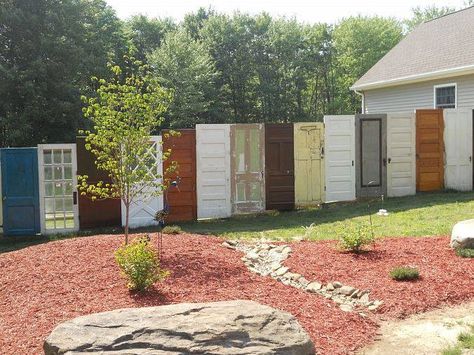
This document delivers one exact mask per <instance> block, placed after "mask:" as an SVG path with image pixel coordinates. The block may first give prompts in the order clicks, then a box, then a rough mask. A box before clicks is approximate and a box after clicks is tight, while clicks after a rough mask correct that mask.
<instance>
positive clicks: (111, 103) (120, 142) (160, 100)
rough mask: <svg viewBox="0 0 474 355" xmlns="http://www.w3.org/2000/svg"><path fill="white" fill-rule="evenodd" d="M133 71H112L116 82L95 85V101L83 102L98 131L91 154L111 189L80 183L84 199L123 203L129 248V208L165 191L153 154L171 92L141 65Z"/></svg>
mask: <svg viewBox="0 0 474 355" xmlns="http://www.w3.org/2000/svg"><path fill="white" fill-rule="evenodd" d="M133 66H134V69H132V70H131V72H130V73H129V74H125V73H124V72H123V71H122V69H121V68H120V67H119V66H111V67H110V68H111V70H112V72H113V77H112V79H110V80H109V81H106V80H104V79H101V80H97V79H95V80H96V81H97V82H98V88H97V90H96V95H95V96H93V97H88V98H87V97H83V101H84V103H85V104H86V107H85V108H84V110H83V112H84V116H85V117H86V118H88V119H90V120H91V121H92V124H93V126H94V128H93V130H92V131H87V132H86V134H87V137H86V149H88V150H90V151H91V152H92V153H93V154H94V155H95V157H96V161H95V164H96V166H97V168H98V169H99V170H103V171H105V172H107V173H108V174H109V176H110V178H111V181H112V183H111V184H104V183H103V182H98V183H96V184H88V182H87V176H80V177H79V181H80V183H79V190H80V192H81V194H82V195H89V196H90V197H91V198H92V199H93V200H94V199H106V198H118V199H121V200H122V202H123V204H124V206H125V243H126V244H127V243H128V229H129V211H130V205H131V204H132V203H133V202H134V201H136V199H137V198H141V199H147V198H151V197H152V196H156V195H160V194H162V193H163V190H164V189H165V187H166V186H165V184H164V183H162V182H161V179H160V178H161V177H160V176H157V174H156V169H153V165H154V164H156V160H155V156H154V154H150V152H149V149H150V144H149V137H150V135H151V134H153V132H154V131H155V130H156V129H157V128H158V127H159V126H160V125H161V123H162V118H161V117H160V116H161V115H162V114H163V113H164V112H165V111H166V109H167V107H168V105H169V102H170V96H169V94H168V92H167V91H166V90H164V89H162V88H161V87H160V86H159V85H158V84H157V83H156V82H155V80H153V79H152V78H151V77H150V75H149V74H148V72H147V67H146V66H143V65H142V64H141V62H135V63H133ZM163 155H164V156H163V157H161V158H162V159H166V158H167V157H168V156H169V152H165V153H164V154H163ZM159 158H160V157H159ZM153 170H155V171H154V172H153Z"/></svg>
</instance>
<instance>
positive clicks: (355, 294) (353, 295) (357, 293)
mask: <svg viewBox="0 0 474 355" xmlns="http://www.w3.org/2000/svg"><path fill="white" fill-rule="evenodd" d="M359 292H360V290H359V289H357V290H355V291H354V292H352V295H351V297H352V298H359Z"/></svg>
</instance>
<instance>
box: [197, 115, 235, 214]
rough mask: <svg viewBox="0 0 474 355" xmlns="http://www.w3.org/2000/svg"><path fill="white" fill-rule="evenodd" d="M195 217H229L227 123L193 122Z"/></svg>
mask: <svg viewBox="0 0 474 355" xmlns="http://www.w3.org/2000/svg"><path fill="white" fill-rule="evenodd" d="M196 142H197V147H196V157H197V159H196V160H197V161H196V165H197V214H198V218H225V217H230V216H231V198H230V125H228V124H198V125H196Z"/></svg>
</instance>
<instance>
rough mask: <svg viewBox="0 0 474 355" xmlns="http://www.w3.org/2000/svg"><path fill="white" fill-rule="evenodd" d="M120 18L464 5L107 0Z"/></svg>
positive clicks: (457, 1) (430, 0) (453, 0)
mask: <svg viewBox="0 0 474 355" xmlns="http://www.w3.org/2000/svg"><path fill="white" fill-rule="evenodd" d="M106 1H107V3H108V4H109V5H110V6H112V7H113V8H114V9H115V10H116V12H117V14H118V16H119V17H121V18H123V19H125V18H128V17H130V16H132V15H135V14H144V15H147V16H149V17H172V18H174V19H175V20H177V21H180V20H182V19H183V17H184V15H185V14H186V13H189V12H194V11H196V10H197V9H198V8H199V7H205V8H207V7H209V6H211V7H212V8H213V9H215V10H217V11H218V12H223V13H227V14H231V13H232V12H234V11H235V10H239V11H240V12H245V13H250V14H256V13H259V12H262V11H265V12H268V13H270V14H271V15H274V16H286V17H295V18H296V19H298V20H299V21H302V22H307V23H316V22H327V23H335V22H337V21H338V20H339V19H341V18H343V17H348V16H353V15H358V14H362V15H380V16H392V17H397V18H400V19H401V18H407V17H409V16H410V15H411V8H413V7H415V6H418V5H420V6H422V7H425V6H428V5H432V4H435V5H437V6H451V7H455V8H460V7H462V5H463V3H464V1H463V0H444V1H434V0H326V1H316V0H313V1H311V0H234V1H232V0H230V1H229V0H106Z"/></svg>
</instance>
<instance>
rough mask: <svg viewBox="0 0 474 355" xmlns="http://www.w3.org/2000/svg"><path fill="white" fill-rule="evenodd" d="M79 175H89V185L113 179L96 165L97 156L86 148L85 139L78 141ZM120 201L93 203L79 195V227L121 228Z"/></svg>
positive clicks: (87, 197) (108, 181)
mask: <svg viewBox="0 0 474 355" xmlns="http://www.w3.org/2000/svg"><path fill="white" fill-rule="evenodd" d="M76 147H77V175H83V176H84V175H87V176H88V178H87V182H88V183H89V184H96V183H98V182H99V181H102V182H104V183H110V182H111V179H110V177H109V176H108V174H107V173H106V172H105V171H100V170H98V169H97V167H96V165H95V156H94V154H92V153H91V152H90V151H88V150H87V149H86V147H85V138H83V137H78V138H77V139H76ZM120 221H121V210H120V199H105V200H95V201H92V199H91V197H90V196H83V195H81V194H79V227H80V228H81V229H87V228H99V227H114V226H120Z"/></svg>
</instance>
